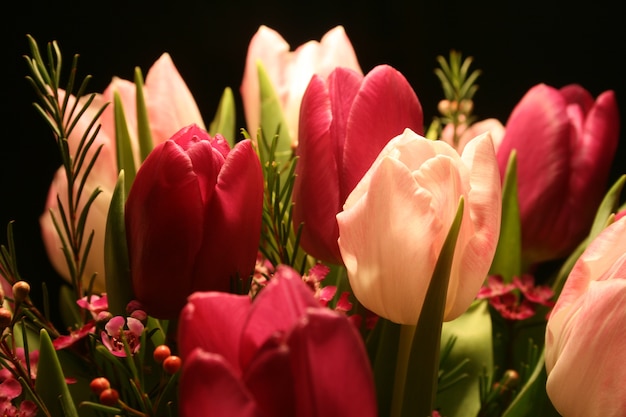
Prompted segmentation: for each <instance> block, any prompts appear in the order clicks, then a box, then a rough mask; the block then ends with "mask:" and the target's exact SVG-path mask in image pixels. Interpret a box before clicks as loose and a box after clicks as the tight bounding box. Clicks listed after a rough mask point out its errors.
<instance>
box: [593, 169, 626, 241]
mask: <svg viewBox="0 0 626 417" xmlns="http://www.w3.org/2000/svg"><path fill="white" fill-rule="evenodd" d="M625 183H626V175H622V176H621V177H619V178H618V180H617V181H615V183H614V184H613V186H612V187H611V188H610V189H609V191H608V192H607V193H606V195H605V196H604V198H603V199H602V202H601V203H600V205H599V206H598V211H597V212H596V217H595V219H594V221H593V225H592V226H591V232H590V233H589V237H588V238H587V241H589V242H591V241H592V240H593V239H595V237H596V236H598V235H599V234H600V232H601V231H602V230H604V228H606V227H607V226H608V223H607V222H608V221H609V217H610V216H611V214H613V213H616V212H617V210H618V206H619V202H620V195H621V193H622V188H624V184H625Z"/></svg>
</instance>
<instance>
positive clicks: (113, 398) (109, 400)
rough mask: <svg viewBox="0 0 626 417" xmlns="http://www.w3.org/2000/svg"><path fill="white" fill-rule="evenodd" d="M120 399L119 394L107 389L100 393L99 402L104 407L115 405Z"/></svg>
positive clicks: (114, 390)
mask: <svg viewBox="0 0 626 417" xmlns="http://www.w3.org/2000/svg"><path fill="white" fill-rule="evenodd" d="M119 399H120V394H119V393H118V392H117V390H116V389H114V388H107V389H105V390H104V391H102V392H101V393H100V402H101V403H102V404H104V405H109V406H113V405H116V404H117V402H118V401H119Z"/></svg>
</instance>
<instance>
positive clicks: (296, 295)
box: [239, 265, 322, 368]
mask: <svg viewBox="0 0 626 417" xmlns="http://www.w3.org/2000/svg"><path fill="white" fill-rule="evenodd" d="M308 307H318V308H322V307H321V306H320V304H319V302H318V301H317V300H316V299H315V298H314V297H313V292H312V291H311V289H310V288H309V287H308V286H307V285H306V284H305V283H304V282H303V281H302V277H300V275H299V274H298V273H297V272H296V271H294V270H293V269H292V268H289V267H287V266H284V265H282V266H278V268H277V270H276V273H275V274H274V277H273V278H272V279H271V280H270V282H269V283H268V284H267V286H266V287H265V288H264V289H263V290H262V291H261V293H260V294H259V295H258V296H257V297H256V298H255V300H254V302H253V303H252V308H251V309H250V314H249V315H248V320H247V322H246V323H245V325H244V330H243V336H242V339H241V348H240V361H239V362H240V364H241V367H242V368H245V367H246V366H247V365H248V363H250V362H251V361H252V360H253V358H254V355H255V354H256V351H257V349H258V348H259V346H261V345H262V344H263V343H265V341H266V340H267V339H269V338H271V336H272V335H273V334H275V333H280V332H286V331H288V330H289V329H290V328H291V327H292V326H293V325H294V324H295V323H296V322H297V321H298V320H299V319H300V318H301V317H303V316H304V315H305V312H306V309H307V308H308Z"/></svg>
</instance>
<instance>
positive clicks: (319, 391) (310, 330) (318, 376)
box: [287, 309, 377, 417]
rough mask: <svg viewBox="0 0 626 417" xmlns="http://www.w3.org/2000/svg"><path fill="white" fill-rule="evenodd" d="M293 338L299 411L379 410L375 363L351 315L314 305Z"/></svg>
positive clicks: (314, 416)
mask: <svg viewBox="0 0 626 417" xmlns="http://www.w3.org/2000/svg"><path fill="white" fill-rule="evenodd" d="M287 343H288V345H289V347H290V350H291V354H290V359H291V366H292V370H293V375H294V390H295V397H296V407H297V408H296V410H295V411H296V412H295V413H294V415H297V416H301V417H324V416H333V415H335V416H343V417H350V416H354V417H365V416H372V417H373V416H376V415H377V407H376V401H375V398H376V393H375V392H374V383H373V377H372V373H371V370H370V363H369V360H368V358H367V355H366V353H365V349H364V347H363V344H362V342H361V339H360V335H359V334H358V333H357V332H356V330H355V327H354V325H353V324H352V323H351V322H350V321H349V320H348V319H347V318H346V317H345V316H341V315H339V314H338V313H336V312H333V311H330V310H328V309H309V311H308V314H307V316H306V319H304V320H302V321H300V322H299V323H298V325H297V326H296V327H295V328H294V329H293V331H292V333H291V334H290V336H289V339H288V342H287ZM338 368H339V369H341V372H337V369H338Z"/></svg>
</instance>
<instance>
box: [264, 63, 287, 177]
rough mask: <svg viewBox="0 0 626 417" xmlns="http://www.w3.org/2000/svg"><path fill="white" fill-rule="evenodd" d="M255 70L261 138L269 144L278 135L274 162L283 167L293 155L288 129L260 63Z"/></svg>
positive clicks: (272, 88)
mask: <svg viewBox="0 0 626 417" xmlns="http://www.w3.org/2000/svg"><path fill="white" fill-rule="evenodd" d="M257 69H258V74H259V91H260V94H261V97H260V99H261V130H262V131H263V136H264V137H265V138H269V139H270V140H269V143H271V138H272V137H273V136H274V135H278V143H277V145H276V152H275V154H274V155H275V157H276V162H278V163H279V165H280V166H283V165H284V164H285V163H287V162H288V161H289V160H290V159H291V157H292V154H293V152H292V149H291V137H290V135H289V129H288V126H287V123H286V122H285V118H284V116H283V110H282V107H281V106H280V102H279V101H278V97H277V96H276V93H275V91H274V87H273V86H272V82H271V81H270V79H269V77H268V75H267V73H266V72H265V69H264V68H263V65H262V64H261V63H260V62H259V63H258V64H257ZM262 146H263V145H262V144H261V143H259V147H262ZM266 162H268V161H264V160H261V163H262V164H265V163H266ZM270 162H271V161H270Z"/></svg>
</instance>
